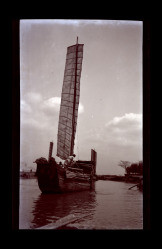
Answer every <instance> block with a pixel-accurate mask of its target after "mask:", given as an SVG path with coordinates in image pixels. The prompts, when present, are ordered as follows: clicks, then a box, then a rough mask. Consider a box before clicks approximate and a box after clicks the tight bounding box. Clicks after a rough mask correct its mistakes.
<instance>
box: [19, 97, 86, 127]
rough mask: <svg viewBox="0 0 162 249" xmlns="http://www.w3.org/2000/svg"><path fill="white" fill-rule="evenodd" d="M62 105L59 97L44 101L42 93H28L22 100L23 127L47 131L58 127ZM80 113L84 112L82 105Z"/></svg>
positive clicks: (80, 105)
mask: <svg viewBox="0 0 162 249" xmlns="http://www.w3.org/2000/svg"><path fill="white" fill-rule="evenodd" d="M60 103H61V98H60V97H57V96H56V97H51V98H48V99H43V97H42V95H41V94H40V93H31V92H30V93H27V94H26V95H25V97H24V99H22V100H21V125H24V124H25V125H27V126H28V127H30V128H32V127H33V128H38V129H45V130H47V129H50V127H51V126H53V127H54V126H55V125H56V124H57V125H58V117H59V111H60ZM78 112H79V114H81V113H83V112H84V106H83V104H82V103H80V104H79V110H78Z"/></svg>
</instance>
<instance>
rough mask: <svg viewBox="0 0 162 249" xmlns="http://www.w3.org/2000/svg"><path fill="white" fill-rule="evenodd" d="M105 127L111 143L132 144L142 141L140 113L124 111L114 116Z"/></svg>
mask: <svg viewBox="0 0 162 249" xmlns="http://www.w3.org/2000/svg"><path fill="white" fill-rule="evenodd" d="M105 128H106V131H107V136H108V138H109V140H110V141H111V142H112V143H113V144H116V145H122V146H133V145H137V144H141V143H142V114H136V113H126V114H125V115H124V116H121V117H114V118H113V119H112V120H111V121H110V122H108V123H107V124H106V125H105Z"/></svg>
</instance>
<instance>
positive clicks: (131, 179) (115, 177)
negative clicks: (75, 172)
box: [96, 174, 142, 183]
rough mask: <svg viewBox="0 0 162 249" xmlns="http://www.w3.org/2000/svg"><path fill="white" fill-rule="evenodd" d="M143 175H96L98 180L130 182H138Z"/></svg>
mask: <svg viewBox="0 0 162 249" xmlns="http://www.w3.org/2000/svg"><path fill="white" fill-rule="evenodd" d="M141 178H142V176H141V175H135V174H134V175H133V174H132V175H128V174H125V175H124V176H119V175H96V181H98V180H109V181H118V182H129V183H138V182H139V181H140V180H141Z"/></svg>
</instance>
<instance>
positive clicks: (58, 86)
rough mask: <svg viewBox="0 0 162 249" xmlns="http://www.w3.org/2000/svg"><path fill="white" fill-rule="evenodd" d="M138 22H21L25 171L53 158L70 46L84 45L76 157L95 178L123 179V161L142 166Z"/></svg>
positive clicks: (22, 164)
mask: <svg viewBox="0 0 162 249" xmlns="http://www.w3.org/2000/svg"><path fill="white" fill-rule="evenodd" d="M142 32H143V24H142V22H141V21H125V20H121V21H119V20H61V19H59V20H54V19H53V20H44V19H43V20H36V19H33V20H29V19H28V20H20V103H21V110H20V170H30V169H32V170H35V169H36V164H35V163H33V162H34V161H35V160H36V159H37V158H39V157H45V158H48V152H49V144H50V141H53V142H54V148H53V156H54V157H55V159H56V161H57V162H59V161H61V159H60V158H58V157H57V156H56V150H57V132H58V119H59V108H60V101H61V99H60V97H61V91H62V84H63V77H64V69H65V60H66V52H67V47H68V46H71V45H74V44H75V43H76V39H77V36H78V42H79V43H81V44H84V48H83V63H82V73H81V80H80V105H79V115H78V123H77V133H76V139H75V148H74V153H75V154H76V159H77V160H78V159H79V160H90V158H91V149H95V150H96V151H97V168H96V171H97V174H118V175H123V174H124V173H125V171H124V169H123V168H121V167H120V166H119V165H118V164H119V162H120V160H125V161H130V162H138V161H140V160H142V154H143V151H142V150H143V145H142V105H143V103H142V102H143V99H142V98H143V94H142V91H143V90H142V40H143V37H142Z"/></svg>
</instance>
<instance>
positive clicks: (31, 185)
mask: <svg viewBox="0 0 162 249" xmlns="http://www.w3.org/2000/svg"><path fill="white" fill-rule="evenodd" d="M132 185H133V184H131V183H125V182H114V181H96V183H95V191H83V192H78V193H68V194H67V193H66V194H48V195H43V194H41V192H40V190H39V188H38V184H37V179H20V206H19V228H20V229H34V228H37V227H41V226H44V225H47V224H49V223H51V222H55V221H57V220H58V219H59V218H62V217H64V216H67V215H69V214H75V215H88V216H87V217H85V218H82V219H81V220H79V221H76V222H75V223H73V227H74V226H75V227H76V228H77V229H108V230H112V229H113V230H114V229H143V194H142V192H140V191H139V190H137V189H136V187H135V188H133V189H131V190H128V189H129V187H131V186H132ZM69 227H70V226H69Z"/></svg>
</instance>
